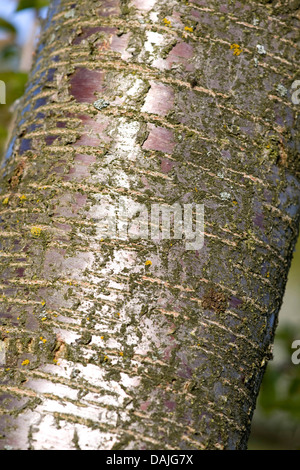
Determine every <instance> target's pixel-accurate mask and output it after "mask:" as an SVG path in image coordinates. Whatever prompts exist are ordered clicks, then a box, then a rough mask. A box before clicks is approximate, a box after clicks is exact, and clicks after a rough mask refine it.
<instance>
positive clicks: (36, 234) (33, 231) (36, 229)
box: [30, 227, 42, 237]
mask: <svg viewBox="0 0 300 470" xmlns="http://www.w3.org/2000/svg"><path fill="white" fill-rule="evenodd" d="M30 232H31V235H33V236H34V237H39V236H40V235H41V233H42V229H40V228H39V227H31V230H30Z"/></svg>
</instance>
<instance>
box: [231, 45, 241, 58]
mask: <svg viewBox="0 0 300 470" xmlns="http://www.w3.org/2000/svg"><path fill="white" fill-rule="evenodd" d="M230 49H233V55H237V56H238V55H240V54H241V52H243V50H242V49H241V46H240V45H239V44H231V46H230Z"/></svg>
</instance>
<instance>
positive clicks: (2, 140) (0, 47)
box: [0, 0, 49, 159]
mask: <svg viewBox="0 0 300 470" xmlns="http://www.w3.org/2000/svg"><path fill="white" fill-rule="evenodd" d="M48 4H49V0H19V1H17V2H16V7H15V12H16V13H17V12H19V11H22V10H25V9H27V8H33V9H34V10H35V12H36V16H38V12H39V10H40V9H41V8H43V7H45V6H47V5H48ZM0 33H1V39H0V80H2V81H4V83H5V84H6V104H1V105H0V106H1V112H0V159H1V157H2V155H3V152H4V149H5V145H6V143H7V139H8V133H9V123H10V121H11V118H12V114H13V109H12V105H13V103H14V102H15V101H16V100H17V99H18V98H20V97H21V96H22V95H23V93H24V89H25V85H26V82H27V78H28V75H27V73H25V72H22V71H20V70H19V64H20V59H21V54H22V47H21V46H20V45H19V44H18V41H17V33H18V31H17V30H16V27H15V26H14V24H13V23H12V22H10V21H8V20H7V19H5V18H1V17H0Z"/></svg>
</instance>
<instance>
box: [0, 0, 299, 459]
mask: <svg viewBox="0 0 300 470" xmlns="http://www.w3.org/2000/svg"><path fill="white" fill-rule="evenodd" d="M263 3H264V4H262V3H261V4H259V3H257V2H254V1H241V2H236V3H235V2H221V1H217V0H207V1H205V0H193V1H189V2H185V1H179V0H167V1H165V0H132V1H131V2H128V1H127V0H125V1H123V0H109V1H102V2H101V1H100V0H73V1H67V0H53V1H52V2H51V7H50V9H49V14H48V18H47V20H46V21H45V24H44V27H43V30H42V34H41V38H40V42H39V45H38V48H37V51H36V55H35V58H34V64H33V69H32V71H31V77H30V80H29V83H28V86H27V90H26V93H25V95H24V97H23V99H22V102H21V105H20V108H19V118H18V121H17V122H18V123H17V125H16V129H15V132H14V137H13V139H12V142H11V144H10V146H9V148H8V151H7V155H6V158H5V161H4V163H3V166H2V177H1V193H0V194H1V232H0V240H1V253H0V254H1V260H2V268H1V270H2V280H1V292H2V295H1V298H0V300H1V302H0V305H1V334H2V340H1V345H2V351H3V350H4V352H5V360H3V361H2V362H3V365H2V378H1V410H2V415H1V425H0V429H1V437H2V439H1V440H0V442H1V444H0V447H1V448H11V447H12V448H14V449H75V448H77V449H79V448H80V449H103V450H104V449H151V450H153V449H244V448H246V446H247V439H248V436H249V432H250V424H251V417H252V414H253V410H254V408H255V402H256V398H257V394H258V391H259V386H260V383H261V380H262V376H263V372H264V370H265V367H266V364H267V361H268V359H270V357H271V345H272V341H273V336H274V330H275V326H276V323H277V314H278V311H279V308H280V305H281V301H282V296H283V293H284V288H285V284H286V279H287V273H288V269H289V266H290V262H291V257H292V251H293V248H294V245H295V242H296V238H297V231H298V221H299V160H297V148H296V142H297V135H296V118H297V112H298V109H299V106H298V105H297V104H293V100H292V93H293V90H292V89H291V86H292V83H293V81H294V80H295V78H296V77H295V65H294V64H296V63H297V57H296V55H297V51H298V49H297V46H296V37H297V34H298V27H299V10H297V9H296V6H297V5H296V4H297V2H287V1H283V0H281V1H280V2H279V1H277V2H273V4H271V3H269V2H268V3H267V2H263ZM266 3H267V4H266ZM297 106H298V107H297ZM122 198H123V199H122ZM120 201H127V202H129V209H128V211H129V212H128V219H130V223H129V227H131V231H130V232H129V233H128V235H127V236H125V232H124V230H125V229H124V227H125V225H123V226H122V220H121V216H122V214H123V215H124V213H122V212H121V210H120V212H119V213H118V214H119V218H117V220H116V221H117V224H118V230H119V231H117V232H116V236H115V237H113V236H109V235H110V232H109V231H106V232H105V230H104V228H103V227H102V228H101V224H102V223H103V222H105V221H107V217H108V212H107V211H106V210H107V207H108V209H109V210H111V208H115V207H119V208H120V206H119V204H120ZM175 203H176V204H177V205H179V206H180V207H181V208H182V207H184V204H191V205H194V207H196V206H195V205H196V204H199V205H200V204H203V205H204V222H205V225H204V244H203V246H201V243H200V245H199V246H196V245H195V247H194V249H187V245H186V240H184V238H179V237H178V238H174V237H173V238H172V237H171V238H169V239H168V238H163V237H160V239H159V240H158V239H153V238H152V237H151V236H147V233H146V232H144V233H146V236H144V238H143V237H139V236H134V233H136V234H137V235H138V234H139V231H138V229H139V227H140V226H139V222H140V219H139V217H140V215H141V209H140V208H142V210H143V211H144V219H143V220H144V221H145V220H146V221H147V222H149V231H150V228H151V229H153V219H150V211H151V210H152V209H153V207H154V205H155V204H165V207H170V206H172V205H173V204H175ZM130 211H131V212H130ZM145 214H146V215H145ZM125 215H126V214H125ZM147 217H148V219H147ZM194 218H195V214H194ZM194 222H195V221H194ZM125 223H126V222H124V224H125ZM196 228H197V226H196ZM148 233H149V232H148ZM103 234H104V235H103ZM111 235H112V234H111ZM130 235H131V236H130Z"/></svg>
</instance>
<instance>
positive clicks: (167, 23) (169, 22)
mask: <svg viewBox="0 0 300 470" xmlns="http://www.w3.org/2000/svg"><path fill="white" fill-rule="evenodd" d="M163 22H164V23H165V25H166V26H171V21H170V20H168V19H167V18H164V19H163Z"/></svg>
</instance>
